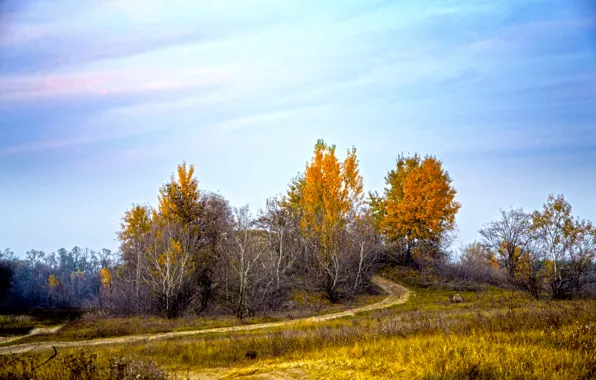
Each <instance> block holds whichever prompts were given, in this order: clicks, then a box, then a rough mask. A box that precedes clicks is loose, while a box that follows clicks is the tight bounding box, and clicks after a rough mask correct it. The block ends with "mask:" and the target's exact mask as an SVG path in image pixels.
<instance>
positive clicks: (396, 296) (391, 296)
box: [0, 276, 410, 355]
mask: <svg viewBox="0 0 596 380" xmlns="http://www.w3.org/2000/svg"><path fill="white" fill-rule="evenodd" d="M372 281H373V283H374V284H376V285H377V286H379V287H380V288H382V289H383V290H384V291H385V292H386V293H387V294H388V297H387V298H385V299H384V300H382V301H381V302H377V303H375V304H372V305H368V306H363V307H359V308H356V309H352V310H347V311H342V312H339V313H333V314H327V315H321V316H316V317H310V318H302V319H295V320H292V321H282V322H271V323H258V324H254V325H246V326H233V327H218V328H212V329H205V330H195V331H174V332H168V333H158V334H143V335H133V336H123V337H115V338H103V339H92V340H83V341H77V342H40V343H26V344H19V345H14V346H9V347H0V355H11V354H21V353H24V352H29V351H39V350H49V349H51V348H52V346H53V347H56V348H65V347H91V346H98V345H104V344H125V343H136V342H150V341H155V340H162V339H168V338H176V337H183V336H195V335H201V334H216V333H226V332H234V331H251V330H261V329H267V328H272V327H281V326H290V325H293V324H297V323H301V322H315V323H316V322H324V321H329V320H332V319H338V318H343V317H347V316H353V315H355V314H356V313H361V312H365V311H372V310H379V309H385V308H388V307H391V306H393V305H399V304H402V303H405V302H406V301H407V300H408V298H409V297H410V291H409V290H408V289H407V288H405V287H403V286H401V285H398V284H396V283H394V282H391V281H389V280H387V279H385V278H382V277H378V276H375V277H373V279H372Z"/></svg>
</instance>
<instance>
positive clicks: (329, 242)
mask: <svg viewBox="0 0 596 380" xmlns="http://www.w3.org/2000/svg"><path fill="white" fill-rule="evenodd" d="M385 183H386V187H385V189H384V192H383V193H382V194H378V193H365V191H364V188H363V182H362V177H361V175H360V172H359V163H358V160H357V157H356V149H355V148H352V149H350V150H348V152H347V155H346V157H345V158H344V159H343V160H340V159H338V157H337V154H336V149H335V146H330V145H327V144H325V142H323V141H322V140H320V141H318V142H317V144H316V145H315V149H314V155H313V157H312V159H311V160H310V161H309V162H308V163H307V165H306V168H305V170H304V171H303V172H302V173H299V174H298V176H297V177H295V178H294V179H292V180H291V181H290V183H289V188H288V191H287V192H286V193H285V194H282V195H279V196H276V197H273V198H270V199H268V200H267V202H266V205H265V207H264V208H263V209H262V210H260V211H258V212H257V214H256V215H253V214H251V213H250V211H249V209H248V207H240V208H235V207H232V206H231V205H230V204H229V202H228V201H227V200H226V199H225V198H224V197H222V196H221V195H218V194H214V193H210V192H206V191H200V190H199V186H198V184H199V183H198V180H197V178H196V177H195V176H194V166H193V165H187V164H186V163H183V164H181V165H179V166H178V168H177V172H176V173H175V174H174V175H172V177H171V179H170V181H169V182H167V183H166V184H165V185H163V186H162V188H161V189H159V195H158V204H157V205H156V206H155V207H152V206H149V205H133V207H132V208H131V209H130V210H128V211H126V212H125V214H124V216H123V219H122V224H121V229H120V231H119V233H118V236H119V239H120V242H121V246H120V252H119V253H118V254H117V255H113V254H112V253H111V252H110V251H108V250H102V251H99V252H94V251H90V250H81V249H79V248H74V249H73V250H71V251H66V250H63V249H62V250H59V251H58V252H57V254H49V255H46V254H44V253H43V252H38V251H30V252H28V253H27V260H16V259H15V258H14V257H12V256H11V254H10V253H9V252H8V251H6V252H5V253H4V254H3V255H2V257H0V270H1V271H2V281H1V282H2V284H0V298H1V299H3V300H4V301H3V302H4V305H5V306H6V305H11V306H15V305H19V306H21V305H22V306H25V307H37V306H41V307H91V308H101V309H103V310H106V311H109V312H112V313H121V314H160V315H165V316H168V317H175V316H179V315H181V314H188V313H195V314H198V313H205V312H218V313H219V312H230V313H233V314H234V315H236V316H237V317H239V318H242V317H244V316H247V315H253V314H256V313H261V312H268V311H272V310H276V309H280V308H284V307H286V306H287V305H288V301H290V299H291V297H292V294H293V293H295V292H296V291H297V290H301V291H310V292H320V293H321V294H324V295H325V296H326V297H327V298H328V299H329V300H331V301H333V302H335V301H338V300H340V299H342V298H346V297H348V298H349V297H353V296H355V295H357V294H359V293H361V292H363V291H365V290H366V289H367V287H368V286H369V279H370V277H371V276H372V275H373V274H374V273H375V271H376V270H377V268H378V267H379V266H380V265H387V264H399V265H405V266H409V267H411V268H413V269H415V270H417V271H418V272H419V274H420V276H421V277H426V276H428V277H429V278H436V276H437V275H439V276H440V277H442V278H444V279H447V278H449V279H451V280H456V281H473V282H485V283H493V284H496V285H501V286H510V287H516V288H520V289H524V290H527V291H528V292H529V293H530V294H532V295H533V296H535V297H537V298H539V297H543V296H546V295H548V296H551V297H553V298H566V297H571V296H575V295H581V294H586V290H589V289H590V287H591V286H592V284H593V283H594V281H595V279H596V277H595V273H596V270H595V269H596V268H595V265H594V258H595V257H596V229H594V227H593V226H592V224H591V222H589V221H585V220H579V219H577V218H575V217H574V216H572V215H571V206H570V205H569V204H568V203H567V202H566V201H565V199H564V198H563V197H562V196H558V197H554V196H551V197H549V199H548V201H547V202H546V203H545V205H544V207H543V209H542V210H538V211H535V212H532V213H526V212H524V211H523V210H509V211H502V215H501V219H500V220H498V221H495V222H492V223H489V224H487V225H485V226H484V227H483V228H482V229H481V230H480V235H481V237H482V239H481V241H479V242H475V243H473V244H470V245H469V246H467V247H464V248H463V249H462V252H461V255H460V260H459V261H457V262H455V261H454V260H453V259H454V256H453V254H452V253H451V252H450V251H449V247H450V246H451V244H452V242H453V239H454V237H455V235H454V231H455V227H456V224H455V216H456V214H457V212H458V211H459V209H460V207H461V206H460V204H459V203H458V202H457V201H456V200H455V195H456V190H455V188H454V187H453V186H452V180H451V178H450V177H449V174H448V173H447V171H445V170H444V168H443V165H442V162H441V161H439V160H438V159H436V158H435V157H433V156H426V157H421V156H419V155H417V154H415V155H412V156H404V155H400V156H398V158H397V161H396V165H395V167H394V168H393V169H392V170H390V171H389V172H388V173H387V177H386V178H385Z"/></svg>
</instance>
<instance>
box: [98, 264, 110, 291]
mask: <svg viewBox="0 0 596 380" xmlns="http://www.w3.org/2000/svg"><path fill="white" fill-rule="evenodd" d="M99 279H100V281H101V286H103V288H104V289H109V288H110V287H111V286H112V273H111V272H110V270H109V269H108V268H101V269H100V271H99Z"/></svg>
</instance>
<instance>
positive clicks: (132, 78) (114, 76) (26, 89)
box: [0, 67, 227, 102]
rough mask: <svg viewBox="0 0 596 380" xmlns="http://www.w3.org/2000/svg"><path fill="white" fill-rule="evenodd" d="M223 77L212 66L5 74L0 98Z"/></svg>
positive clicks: (165, 86)
mask: <svg viewBox="0 0 596 380" xmlns="http://www.w3.org/2000/svg"><path fill="white" fill-rule="evenodd" d="M226 79H227V75H226V73H225V72H224V71H223V70H221V69H218V68H215V67H203V68H196V69H186V70H163V69H150V70H148V69H126V70H112V71H97V72H84V73H64V74H45V75H27V76H25V75H23V76H6V77H0V88H2V91H1V92H0V102H15V101H34V100H43V99H52V98H59V97H74V96H109V95H120V94H135V93H149V92H162V91H175V90H181V89H185V88H194V87H205V86H210V85H218V84H222V83H224V82H225V81H226Z"/></svg>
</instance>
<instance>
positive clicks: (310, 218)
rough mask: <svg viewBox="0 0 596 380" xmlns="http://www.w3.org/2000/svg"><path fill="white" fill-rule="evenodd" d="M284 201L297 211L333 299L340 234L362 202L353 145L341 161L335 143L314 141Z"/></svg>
mask: <svg viewBox="0 0 596 380" xmlns="http://www.w3.org/2000/svg"><path fill="white" fill-rule="evenodd" d="M286 201H287V202H288V203H289V205H290V207H293V208H295V209H296V210H298V212H299V215H300V228H301V231H302V233H303V235H304V236H305V237H306V238H307V241H309V243H310V247H311V251H312V252H313V255H312V258H313V261H314V263H315V264H316V266H317V267H318V268H319V269H320V270H321V273H320V275H319V280H320V281H321V285H322V287H323V289H324V290H325V291H326V293H327V295H328V296H329V297H330V298H331V299H334V298H335V297H336V287H337V285H338V282H339V281H340V279H341V277H342V275H343V273H342V271H344V270H345V265H344V258H345V257H344V256H345V255H346V254H347V252H346V250H344V249H342V248H341V244H342V235H343V234H344V232H345V230H346V226H347V225H348V223H349V222H350V219H351V218H352V217H354V216H355V215H356V214H358V213H359V212H360V208H361V206H362V204H363V188H362V177H361V176H360V172H359V169H358V160H357V158H356V148H352V149H351V150H348V153H347V156H346V158H345V159H344V160H343V162H341V161H340V160H339V159H338V158H337V156H336V152H335V145H327V144H326V143H325V142H324V141H323V140H319V141H317V143H316V145H315V150H314V156H313V158H312V160H311V162H310V163H308V164H307V166H306V170H305V172H304V173H303V174H302V175H301V176H300V177H298V179H296V180H295V181H294V183H293V184H292V185H291V186H290V190H289V192H288V196H287V198H286Z"/></svg>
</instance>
